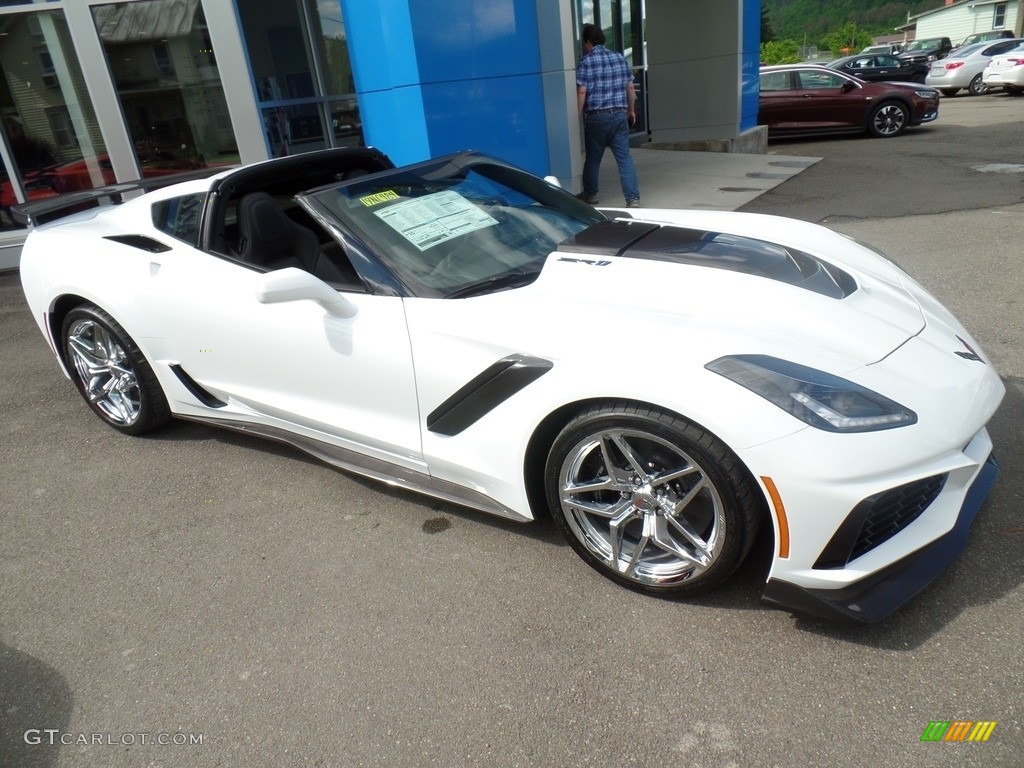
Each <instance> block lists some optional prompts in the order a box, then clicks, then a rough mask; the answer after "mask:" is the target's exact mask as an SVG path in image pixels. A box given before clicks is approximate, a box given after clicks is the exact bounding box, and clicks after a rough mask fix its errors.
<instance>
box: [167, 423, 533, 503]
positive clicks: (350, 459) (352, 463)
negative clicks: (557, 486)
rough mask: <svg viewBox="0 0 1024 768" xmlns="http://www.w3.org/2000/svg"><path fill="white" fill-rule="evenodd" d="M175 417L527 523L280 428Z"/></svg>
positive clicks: (464, 491)
mask: <svg viewBox="0 0 1024 768" xmlns="http://www.w3.org/2000/svg"><path fill="white" fill-rule="evenodd" d="M175 416H176V418H179V419H184V420H187V421H195V422H198V423H200V424H208V425H210V426H214V427H222V428H224V429H231V430H234V431H236V432H243V433H245V434H248V435H256V436H257V437H263V438H266V439H268V440H275V441H277V442H279V443H285V444H286V445H290V446H292V447H293V448H298V449H299V450H300V451H303V452H304V453H308V454H309V455H310V456H313V457H314V458H316V459H319V460H320V461H322V462H324V463H325V464H330V465H331V466H332V467H337V468H338V469H342V470H345V471H346V472H351V473H353V474H356V475H359V476H361V477H366V478H369V479H371V480H376V481H378V482H381V483H385V484H386V485H390V486H392V487H394V488H401V489H403V490H407V491H412V492H414V493H420V494H423V495H425V496H431V497H433V498H435V499H441V500H442V501H448V502H451V503H453V504H458V505H460V506H463V507H469V508H471V509H476V510H479V511H481V512H486V513H488V514H490V515H497V516H498V517H503V518H505V519H506V520H514V521H515V522H517V523H527V522H531V518H529V517H526V516H525V515H522V514H520V513H519V512H516V511H515V510H512V509H509V508H508V507H506V506H505V505H503V504H499V503H498V502H497V501H495V500H494V499H492V498H491V497H490V496H486V495H484V494H482V493H479V492H477V491H474V490H471V489H469V488H464V487H463V486H461V485H457V484H455V483H450V482H448V481H447V480H439V479H438V478H436V477H431V476H430V475H428V474H426V473H423V472H416V471H413V470H410V469H407V468H405V467H400V466H397V465H395V464H390V463H388V462H386V461H381V460H380V459H373V458H370V457H368V456H364V455H362V454H360V453H357V452H355V451H351V450H348V449H347V448H341V447H339V446H337V445H332V444H331V443H328V442H325V441H323V440H317V439H315V438H312V437H307V436H305V435H297V434H295V433H294V432H289V431H287V430H285V429H281V428H280V427H271V426H267V425H265V424H253V423H250V422H244V421H235V420H231V419H223V418H205V417H202V416H182V415H179V414H176V415H175Z"/></svg>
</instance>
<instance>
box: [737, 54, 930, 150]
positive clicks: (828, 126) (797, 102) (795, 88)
mask: <svg viewBox="0 0 1024 768" xmlns="http://www.w3.org/2000/svg"><path fill="white" fill-rule="evenodd" d="M760 76H761V93H760V98H759V100H758V104H759V107H758V117H757V121H758V123H760V124H761V125H767V126H768V135H769V137H772V136H806V135H811V134H820V133H864V132H867V133H869V134H870V135H872V136H879V137H888V136H899V135H900V134H901V133H903V132H904V131H905V130H906V129H907V128H909V127H910V126H916V125H921V124H922V123H928V122H931V121H932V120H935V119H936V118H937V117H938V115H939V92H938V91H936V90H935V89H934V88H928V87H926V86H924V85H911V84H907V83H869V82H866V81H864V80H861V79H860V78H857V77H854V76H853V75H847V74H845V73H843V72H838V71H836V70H834V69H828V68H827V67H820V66H815V65H809V64H783V65H779V66H773V67H761V70H760Z"/></svg>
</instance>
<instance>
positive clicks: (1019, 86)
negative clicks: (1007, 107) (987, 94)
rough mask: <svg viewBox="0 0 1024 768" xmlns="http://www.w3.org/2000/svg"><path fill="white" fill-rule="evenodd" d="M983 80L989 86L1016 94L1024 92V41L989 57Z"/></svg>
mask: <svg viewBox="0 0 1024 768" xmlns="http://www.w3.org/2000/svg"><path fill="white" fill-rule="evenodd" d="M982 82H984V83H985V85H986V86H988V87H989V88H1003V89H1004V90H1006V91H1008V92H1009V93H1011V94H1013V95H1014V96H1019V95H1020V94H1022V93H1024V43H1021V44H1020V45H1018V46H1017V47H1016V48H1013V49H1012V50H1009V51H1006V52H1005V53H1002V54H999V55H998V56H993V57H992V58H991V59H989V62H988V66H987V67H985V71H984V73H983V74H982Z"/></svg>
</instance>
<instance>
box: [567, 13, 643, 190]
mask: <svg viewBox="0 0 1024 768" xmlns="http://www.w3.org/2000/svg"><path fill="white" fill-rule="evenodd" d="M582 38H583V59H582V60H581V61H580V65H579V67H578V68H577V70H576V102H577V106H578V107H579V111H580V115H581V116H582V118H583V143H584V149H585V150H586V158H585V159H584V161H583V193H582V194H580V195H577V197H579V198H580V200H583V201H584V202H586V203H590V204H591V205H594V204H596V203H597V202H599V201H598V199H597V192H598V178H599V176H600V170H601V158H602V157H604V150H605V148H606V147H607V148H609V149H611V151H612V155H614V156H615V162H616V163H617V164H618V166H619V181H620V182H621V183H622V195H623V197H625V198H626V207H628V208H639V207H640V187H639V185H638V183H637V179H636V168H634V167H633V158H632V157H630V154H629V126H630V125H632V124H633V123H635V122H636V111H635V105H636V92H635V91H634V89H633V73H632V72H631V71H630V69H629V64H628V63H626V59H625V58H624V57H623V56H622V54H621V53H616V52H614V51H609V50H608V49H607V48H605V47H604V42H605V38H604V33H603V32H602V31H601V30H600V29H598V28H597V27H596V26H594V25H593V24H584V25H583V34H582Z"/></svg>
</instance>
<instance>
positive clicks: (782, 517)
mask: <svg viewBox="0 0 1024 768" xmlns="http://www.w3.org/2000/svg"><path fill="white" fill-rule="evenodd" d="M761 482H762V483H764V487H765V490H766V491H768V497H769V498H770V499H771V500H772V506H773V507H774V508H775V520H776V521H777V522H778V524H779V557H781V558H783V559H786V558H788V557H789V520H787V519H786V507H785V505H784V504H783V503H782V496H780V495H779V489H778V488H776V487H775V481H774V480H772V479H771V478H770V477H762V478H761Z"/></svg>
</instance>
